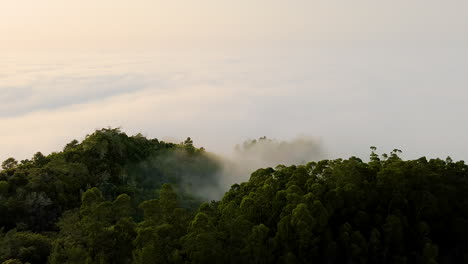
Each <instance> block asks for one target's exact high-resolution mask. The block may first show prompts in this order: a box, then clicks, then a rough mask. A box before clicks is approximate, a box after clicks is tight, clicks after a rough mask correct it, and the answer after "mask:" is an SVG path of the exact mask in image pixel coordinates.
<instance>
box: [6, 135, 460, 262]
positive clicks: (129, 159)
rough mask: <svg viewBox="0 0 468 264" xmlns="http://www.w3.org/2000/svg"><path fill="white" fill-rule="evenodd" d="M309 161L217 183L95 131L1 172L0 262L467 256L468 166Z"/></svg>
mask: <svg viewBox="0 0 468 264" xmlns="http://www.w3.org/2000/svg"><path fill="white" fill-rule="evenodd" d="M400 152H401V151H400V150H398V149H395V150H393V151H392V152H390V153H389V154H378V153H377V150H376V148H375V147H371V149H370V156H369V158H368V160H366V161H364V160H362V159H360V158H357V157H350V158H348V159H334V160H319V161H309V162H308V163H305V164H303V165H299V164H297V165H292V166H285V165H281V164H278V165H277V166H276V167H274V168H259V169H258V170H256V171H253V172H251V175H250V179H249V180H248V181H246V182H239V183H236V184H234V185H232V186H231V187H230V189H229V190H226V192H225V193H224V195H223V196H222V197H221V198H220V199H216V200H212V201H210V200H207V199H206V198H205V197H206V196H204V195H203V193H204V192H205V190H209V189H213V188H221V186H220V171H222V169H223V162H222V161H221V159H220V158H219V157H217V156H216V155H215V154H213V153H210V152H208V151H206V150H205V149H204V148H198V147H195V146H194V143H193V141H192V140H191V139H190V138H187V140H185V141H184V142H181V143H178V144H175V143H169V142H164V141H160V140H157V139H148V138H146V137H144V136H142V135H141V134H138V135H134V136H128V135H127V134H125V133H124V132H122V131H120V129H115V128H105V129H101V130H97V131H95V132H93V133H92V134H90V135H87V136H86V138H85V139H84V140H83V141H81V142H79V141H77V140H73V141H71V142H70V143H68V144H67V145H66V146H65V147H64V148H63V150H62V151H60V152H54V153H51V154H50V155H43V154H42V153H40V152H38V153H36V154H35V155H34V156H33V157H32V158H31V159H28V160H21V161H17V160H16V159H14V158H8V159H7V160H5V161H3V163H2V170H1V171H0V263H3V264H21V263H23V264H25V263H30V264H41V263H50V264H65V263H70V264H71V263H74V264H75V263H76V264H78V263H88V264H91V263H96V264H97V263H99V264H108V263H109V264H112V263H115V264H127V263H128V264H130V263H134V264H151V263H328V264H334V263H348V264H354V263H368V264H372V263H382V264H387V263H389V264H390V263H395V264H396V263H416V264H419V263H420V264H423V263H427V264H436V263H441V264H442V263H468V166H467V165H466V164H465V163H464V161H453V160H452V159H451V158H449V157H448V158H446V159H439V158H437V159H427V158H425V157H421V158H419V159H415V160H403V159H401V158H400V157H399V153H400Z"/></svg>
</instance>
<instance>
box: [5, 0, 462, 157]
mask: <svg viewBox="0 0 468 264" xmlns="http://www.w3.org/2000/svg"><path fill="white" fill-rule="evenodd" d="M467 10H468V3H467V2H466V1H456V0H451V1H450V0H449V1H433V0H426V1H418V0H416V1H410V2H409V1H402V0H396V1H385V2H383V1H370V0H365V1H364V0H363V1H347V2H345V1H330V0H328V1H310V0H309V1H305V0H296V1H280V0H269V1H266V0H258V1H247V0H239V1H224V0H217V1H215V0H199V1H154V0H153V1H149V0H138V1H130V0H112V1H110V0H101V1H91V0H83V1H59V0H42V1H35V0H15V1H10V0H2V1H1V2H0V160H5V159H6V158H7V157H10V156H13V157H16V158H17V159H24V158H29V157H31V156H32V154H33V153H35V152H37V151H42V152H43V153H50V152H52V151H58V150H60V149H61V148H62V147H63V146H64V145H65V144H66V143H68V142H69V141H71V140H72V139H74V138H77V139H82V138H83V137H84V135H86V134H88V133H91V132H92V131H93V130H94V129H96V128H101V127H106V126H112V127H118V126H121V127H122V128H123V130H124V131H127V132H128V133H129V134H135V133H138V132H141V133H143V134H144V135H146V136H149V137H157V138H164V137H171V138H176V139H180V140H183V139H184V138H186V137H188V136H190V137H192V138H193V139H194V141H195V144H196V145H197V146H204V147H205V148H206V149H208V150H210V151H214V152H217V153H219V152H221V153H229V152H230V151H231V150H232V148H233V146H235V145H236V144H238V143H241V142H243V141H244V140H247V139H250V138H258V137H260V136H267V137H269V138H277V139H279V140H288V139H292V138H295V137H296V136H297V135H307V136H311V137H314V138H317V139H319V140H320V142H322V144H323V148H324V149H325V150H326V151H325V152H326V155H325V154H324V155H325V156H328V157H347V156H351V155H357V156H360V157H366V156H368V153H369V146H371V145H375V146H377V147H378V148H379V150H381V151H382V152H389V151H391V150H392V149H394V148H398V149H401V150H403V156H404V157H408V158H416V157H419V156H422V155H429V156H430V157H441V158H445V157H446V156H451V157H452V158H454V159H466V157H467V156H468V138H467V137H466V136H465V134H466V132H467V131H468V125H467V124H466V122H465V117H466V115H467V114H468V107H467V105H466V101H467V98H468V89H467V88H466V84H467V81H468V72H467V71H468V62H467V61H468V52H467V49H466V47H468V45H467V44H468V19H467V18H466V13H467Z"/></svg>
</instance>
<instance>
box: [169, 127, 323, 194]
mask: <svg viewBox="0 0 468 264" xmlns="http://www.w3.org/2000/svg"><path fill="white" fill-rule="evenodd" d="M177 155H178V156H177V157H171V158H169V159H170V160H173V158H177V159H179V158H180V155H181V154H180V153H179V154H177ZM207 155H208V157H209V158H211V159H215V160H217V161H218V162H219V164H220V167H219V170H217V171H216V175H214V176H210V177H205V178H208V179H215V181H211V182H210V181H206V180H204V177H201V176H200V175H198V174H195V175H188V176H187V177H184V179H187V180H186V181H185V182H184V181H183V188H184V191H187V192H189V193H193V194H195V195H196V196H199V197H201V198H202V199H205V200H219V199H220V198H222V195H223V194H224V193H225V192H226V191H228V190H229V188H230V187H231V186H232V185H233V184H236V183H242V182H246V181H248V180H249V178H250V175H251V174H252V173H253V172H254V171H256V170H257V169H260V168H267V167H272V168H275V167H276V166H278V165H286V166H288V165H305V164H307V163H308V162H310V161H318V160H322V159H325V158H326V157H327V152H326V150H325V147H324V145H323V143H322V141H321V140H320V139H318V138H314V137H310V136H306V135H298V136H296V137H294V138H291V139H287V140H279V139H270V138H267V137H260V138H259V139H249V140H246V141H244V142H243V143H242V144H238V145H236V146H234V147H233V150H232V153H231V154H224V155H223V154H214V153H207Z"/></svg>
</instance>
